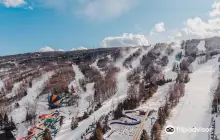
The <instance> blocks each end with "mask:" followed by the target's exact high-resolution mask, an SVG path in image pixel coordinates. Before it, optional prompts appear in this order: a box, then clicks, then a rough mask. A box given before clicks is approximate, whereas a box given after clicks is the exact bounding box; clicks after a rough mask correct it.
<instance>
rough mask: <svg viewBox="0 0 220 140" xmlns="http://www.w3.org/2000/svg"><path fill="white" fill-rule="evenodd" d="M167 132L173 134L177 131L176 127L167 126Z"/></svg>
mask: <svg viewBox="0 0 220 140" xmlns="http://www.w3.org/2000/svg"><path fill="white" fill-rule="evenodd" d="M165 132H166V133H167V134H168V135H172V134H173V133H174V132H175V128H174V127H173V126H172V125H168V126H166V128H165Z"/></svg>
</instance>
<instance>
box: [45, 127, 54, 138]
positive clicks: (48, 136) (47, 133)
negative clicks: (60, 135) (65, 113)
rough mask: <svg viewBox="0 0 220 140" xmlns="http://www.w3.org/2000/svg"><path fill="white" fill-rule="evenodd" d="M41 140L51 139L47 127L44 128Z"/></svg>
mask: <svg viewBox="0 0 220 140" xmlns="http://www.w3.org/2000/svg"><path fill="white" fill-rule="evenodd" d="M43 140H53V139H52V137H51V134H50V131H49V129H48V128H46V129H45V130H44V134H43Z"/></svg>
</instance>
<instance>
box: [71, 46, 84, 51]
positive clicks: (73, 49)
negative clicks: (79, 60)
mask: <svg viewBox="0 0 220 140" xmlns="http://www.w3.org/2000/svg"><path fill="white" fill-rule="evenodd" d="M76 50H88V48H86V47H83V46H79V47H78V48H72V51H76Z"/></svg>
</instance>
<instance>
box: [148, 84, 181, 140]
mask: <svg viewBox="0 0 220 140" xmlns="http://www.w3.org/2000/svg"><path fill="white" fill-rule="evenodd" d="M184 94H185V84H184V83H176V84H174V85H171V86H170V88H169V91H168V94H167V95H168V96H167V98H166V102H165V104H164V105H163V106H162V107H160V108H159V110H158V117H157V120H156V121H155V123H154V125H153V128H152V130H151V139H153V140H161V130H162V128H163V127H164V125H165V124H166V120H167V119H168V117H169V116H170V112H171V110H172V109H173V108H174V107H175V106H176V105H177V104H178V103H179V100H180V98H181V97H183V96H184Z"/></svg>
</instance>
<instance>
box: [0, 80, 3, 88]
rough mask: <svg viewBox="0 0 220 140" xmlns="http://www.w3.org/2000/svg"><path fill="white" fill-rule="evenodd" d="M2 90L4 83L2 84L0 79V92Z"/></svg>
mask: <svg viewBox="0 0 220 140" xmlns="http://www.w3.org/2000/svg"><path fill="white" fill-rule="evenodd" d="M2 88H4V83H3V81H2V80H1V79H0V90H1V89H2Z"/></svg>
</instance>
